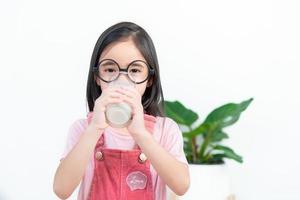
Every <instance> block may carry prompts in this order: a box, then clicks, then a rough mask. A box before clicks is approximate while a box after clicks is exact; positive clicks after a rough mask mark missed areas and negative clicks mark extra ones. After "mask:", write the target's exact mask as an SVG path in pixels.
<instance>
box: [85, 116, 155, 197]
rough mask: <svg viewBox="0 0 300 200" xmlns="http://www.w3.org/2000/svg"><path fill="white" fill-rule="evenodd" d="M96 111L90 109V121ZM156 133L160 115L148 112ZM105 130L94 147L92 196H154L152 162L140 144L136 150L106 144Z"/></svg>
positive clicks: (149, 123)
mask: <svg viewBox="0 0 300 200" xmlns="http://www.w3.org/2000/svg"><path fill="white" fill-rule="evenodd" d="M92 115H93V112H89V113H88V123H90V121H91V118H92ZM144 121H145V126H146V128H147V130H148V131H149V132H150V133H151V134H152V133H153V128H154V125H155V122H156V118H155V117H153V116H151V115H147V114H144ZM104 141H105V140H104V133H103V134H102V135H101V137H100V138H99V140H98V142H97V144H96V147H95V150H94V163H95V164H94V176H93V179H92V183H91V187H90V191H89V196H88V200H154V188H153V187H152V177H151V173H150V162H149V161H148V160H147V158H146V156H145V155H144V154H143V153H142V151H141V149H140V148H139V147H138V146H137V145H136V146H135V148H134V149H132V150H119V149H109V148H105V144H104Z"/></svg>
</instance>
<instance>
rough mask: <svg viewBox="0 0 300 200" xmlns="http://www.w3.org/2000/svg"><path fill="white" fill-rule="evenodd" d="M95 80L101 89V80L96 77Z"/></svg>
mask: <svg viewBox="0 0 300 200" xmlns="http://www.w3.org/2000/svg"><path fill="white" fill-rule="evenodd" d="M94 80H95V81H96V83H97V85H98V86H99V87H100V80H99V79H98V78H97V76H96V75H94Z"/></svg>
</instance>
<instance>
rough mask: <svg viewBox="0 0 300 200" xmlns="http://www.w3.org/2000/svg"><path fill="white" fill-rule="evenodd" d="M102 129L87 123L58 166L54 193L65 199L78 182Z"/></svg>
mask: <svg viewBox="0 0 300 200" xmlns="http://www.w3.org/2000/svg"><path fill="white" fill-rule="evenodd" d="M102 133H103V130H100V129H97V128H96V127H95V126H93V125H89V126H88V127H87V129H86V130H85V132H84V133H83V134H82V135H81V137H80V139H79V141H78V143H77V144H76V145H75V146H74V148H73V149H72V150H71V151H70V153H69V154H68V155H67V156H66V157H65V158H64V159H63V160H62V161H61V163H60V165H59V166H58V168H57V170H56V173H55V177H54V183H53V190H54V192H55V194H56V195H57V196H58V197H59V198H61V199H67V198H68V197H69V196H71V194H72V193H73V191H74V190H75V189H76V187H77V186H78V184H79V183H80V181H81V179H82V177H83V175H84V172H85V169H86V166H87V164H88V161H89V159H90V158H91V155H92V154H93V151H94V148H95V145H96V143H97V141H98V139H99V138H100V136H101V135H102Z"/></svg>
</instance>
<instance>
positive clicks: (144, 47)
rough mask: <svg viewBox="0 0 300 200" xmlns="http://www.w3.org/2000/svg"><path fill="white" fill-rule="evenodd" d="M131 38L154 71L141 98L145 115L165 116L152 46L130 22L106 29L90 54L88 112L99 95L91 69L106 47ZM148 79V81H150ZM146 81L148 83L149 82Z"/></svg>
mask: <svg viewBox="0 0 300 200" xmlns="http://www.w3.org/2000/svg"><path fill="white" fill-rule="evenodd" d="M128 37H131V38H132V39H133V41H134V43H135V45H136V46H137V48H138V49H139V50H140V52H141V54H142V55H143V57H144V58H145V60H146V62H147V63H148V64H149V65H150V67H151V68H153V69H154V71H155V73H154V75H152V77H150V79H152V85H151V86H150V87H147V88H146V90H145V93H144V95H143V97H142V104H143V107H144V111H145V113H146V114H149V115H153V116H162V117H163V116H165V114H164V106H163V102H164V97H163V91H162V87H161V81H160V76H159V65H158V59H157V55H156V51H155V47H154V44H153V42H152V39H151V38H150V36H149V35H148V33H147V32H146V31H145V30H144V29H143V28H142V27H140V26H138V25H137V24H134V23H132V22H120V23H117V24H115V25H113V26H111V27H109V28H108V29H106V30H105V31H104V32H103V33H102V34H101V35H100V37H99V38H98V40H97V42H96V45H95V47H94V51H93V54H92V58H91V62H90V69H89V74H88V80H87V90H86V98H87V103H88V107H89V111H93V109H94V102H95V100H96V99H97V98H98V97H99V96H100V95H101V93H102V91H101V87H100V86H99V85H97V83H96V80H95V76H94V72H93V68H94V67H96V66H97V64H98V62H99V58H100V55H101V53H102V52H103V50H104V49H105V47H106V46H108V45H109V44H111V43H112V42H115V41H118V40H120V39H122V38H128ZM150 79H149V80H150ZM149 80H148V81H149Z"/></svg>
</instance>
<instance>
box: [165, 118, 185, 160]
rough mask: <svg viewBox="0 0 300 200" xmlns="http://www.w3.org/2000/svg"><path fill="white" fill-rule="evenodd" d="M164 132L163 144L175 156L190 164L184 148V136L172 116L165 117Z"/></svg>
mask: <svg viewBox="0 0 300 200" xmlns="http://www.w3.org/2000/svg"><path fill="white" fill-rule="evenodd" d="M164 119H165V123H164V125H163V133H162V145H163V147H164V149H166V150H167V151H168V152H169V153H170V154H171V155H172V156H173V157H175V158H176V159H177V160H178V161H181V162H183V163H185V164H187V165H188V162H187V159H186V157H185V153H184V150H183V136H182V132H181V130H180V128H179V126H178V124H177V123H176V122H175V121H174V120H173V119H171V118H168V117H165V118H164Z"/></svg>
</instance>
